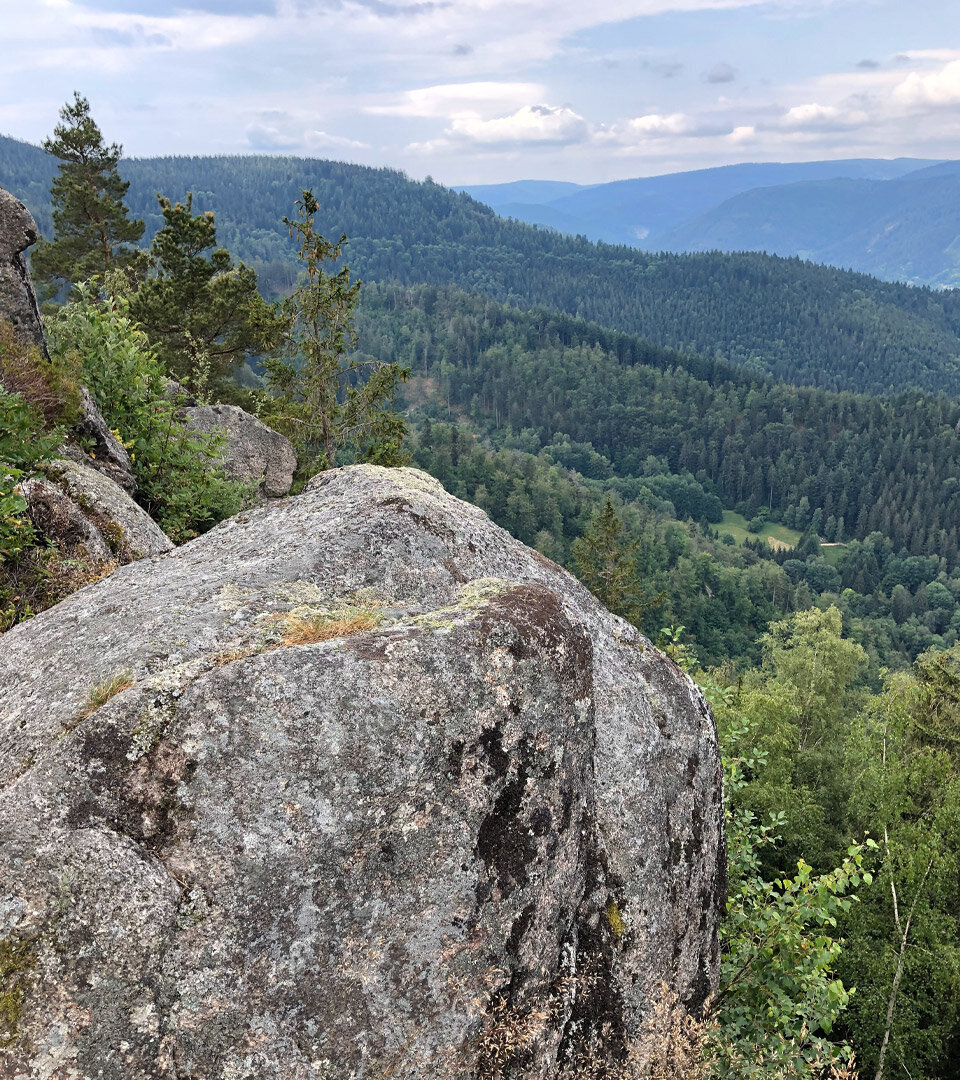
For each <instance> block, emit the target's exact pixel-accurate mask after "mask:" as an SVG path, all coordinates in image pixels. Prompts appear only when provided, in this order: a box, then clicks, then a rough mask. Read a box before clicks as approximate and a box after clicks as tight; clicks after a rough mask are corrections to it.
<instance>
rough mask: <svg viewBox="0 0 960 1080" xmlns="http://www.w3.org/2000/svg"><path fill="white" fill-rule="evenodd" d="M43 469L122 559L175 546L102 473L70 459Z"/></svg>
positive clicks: (151, 553) (141, 555) (141, 510)
mask: <svg viewBox="0 0 960 1080" xmlns="http://www.w3.org/2000/svg"><path fill="white" fill-rule="evenodd" d="M44 471H45V473H46V475H47V478H48V479H50V480H52V481H54V482H55V483H56V484H57V485H58V486H59V487H60V488H61V489H62V490H63V491H65V492H66V493H67V494H68V495H69V497H70V498H72V499H73V501H74V502H75V503H76V504H77V506H78V507H79V508H80V509H81V510H82V511H83V512H84V513H85V514H86V515H87V517H88V518H89V519H90V521H91V522H92V523H93V524H94V525H95V527H97V528H98V529H99V531H100V532H101V533H102V534H104V537H105V539H106V540H107V542H108V543H109V544H110V546H111V548H112V550H113V551H114V553H115V554H119V555H120V557H121V559H122V560H123V561H129V560H130V559H142V558H145V557H146V556H148V555H162V554H163V553H164V552H166V551H170V550H171V549H172V548H173V542H172V541H171V540H170V538H169V537H168V536H167V534H166V533H165V532H164V531H163V530H162V529H161V528H160V526H159V525H158V524H157V523H156V522H155V521H154V520H153V518H151V517H150V515H149V514H148V513H147V512H146V511H145V510H144V509H142V508H141V507H140V506H138V505H137V504H136V503H135V502H134V501H133V499H131V498H130V496H129V495H128V494H127V493H126V492H125V491H124V490H123V489H122V488H121V487H119V486H118V485H117V484H115V483H114V482H113V481H112V480H111V479H110V478H109V477H107V476H105V475H104V474H103V473H102V472H100V471H98V470H96V469H93V468H91V467H90V466H89V465H87V464H84V463H83V462H76V461H71V460H57V461H53V462H51V463H50V464H49V465H47V466H46V467H45V470H44Z"/></svg>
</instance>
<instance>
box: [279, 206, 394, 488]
mask: <svg viewBox="0 0 960 1080" xmlns="http://www.w3.org/2000/svg"><path fill="white" fill-rule="evenodd" d="M296 208H297V216H296V218H293V219H291V218H284V219H283V222H284V224H285V225H286V226H287V228H288V229H289V230H290V235H291V237H295V238H296V239H297V241H298V242H299V245H300V251H299V258H300V262H301V264H302V265H303V267H304V269H305V270H306V280H304V281H302V282H301V284H300V285H299V286H298V287H297V288H296V289H295V290H294V292H293V295H292V296H291V297H289V299H288V300H287V301H286V302H285V304H284V306H283V307H284V314H285V317H286V319H287V330H288V340H287V346H286V357H268V358H267V359H266V361H265V363H264V370H265V373H266V381H267V387H268V389H269V391H270V393H271V395H272V397H270V398H268V399H267V400H265V402H264V407H263V416H264V419H265V420H266V421H267V422H268V423H269V424H270V425H271V426H273V427H276V428H277V429H278V430H280V431H282V432H284V434H286V435H287V436H288V437H289V438H290V440H291V442H292V443H293V445H294V446H295V447H296V450H297V456H298V458H299V460H300V466H301V471H302V472H305V473H307V474H310V473H314V472H318V471H320V470H322V469H329V468H333V467H334V466H335V465H337V464H341V463H342V461H341V460H340V459H341V458H344V457H345V458H349V459H351V460H354V461H369V462H372V463H373V464H375V465H402V464H405V463H406V455H405V454H404V453H403V452H402V451H401V448H400V446H401V443H402V441H403V439H404V436H405V435H406V424H405V422H404V420H403V417H402V416H401V415H400V414H399V413H398V412H397V410H396V409H395V408H394V400H395V394H396V390H397V387H398V385H399V383H401V382H403V381H404V380H405V379H406V378H407V374H408V372H407V370H406V369H405V368H402V367H401V366H400V365H399V364H395V363H387V362H384V361H381V360H379V359H377V358H376V357H373V356H362V355H357V354H355V353H353V354H352V353H351V350H352V349H354V348H355V346H356V344H357V335H356V332H355V331H354V328H353V309H354V307H355V306H356V303H357V300H358V298H359V292H360V284H361V283H360V282H359V281H354V282H352V283H351V281H350V268H349V267H347V266H341V267H340V269H339V270H337V271H336V272H333V271H332V270H330V271H328V270H327V269H326V266H327V265H328V264H334V265H335V264H336V263H337V262H338V260H339V259H340V258H341V256H342V253H343V245H344V244H345V243H346V239H347V238H346V236H341V238H340V240H339V242H338V243H336V244H334V243H331V242H330V241H329V240H326V239H324V237H323V236H321V235H320V233H318V232H317V231H316V229H315V227H314V219H315V216H316V213H317V211H318V210H319V204H318V202H317V200H316V198H315V197H314V195H313V192H312V191H309V190H304V191H302V192H301V198H300V199H298V200H297V204H296Z"/></svg>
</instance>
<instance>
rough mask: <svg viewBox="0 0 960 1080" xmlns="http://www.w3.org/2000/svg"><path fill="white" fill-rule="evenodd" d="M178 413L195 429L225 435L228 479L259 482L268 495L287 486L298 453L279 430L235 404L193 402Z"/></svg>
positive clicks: (272, 496) (275, 494) (284, 490)
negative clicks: (195, 403) (199, 403)
mask: <svg viewBox="0 0 960 1080" xmlns="http://www.w3.org/2000/svg"><path fill="white" fill-rule="evenodd" d="M181 389H182V388H181ZM174 393H176V391H174ZM178 415H179V416H180V418H181V419H182V420H183V421H184V423H185V424H187V426H188V427H191V428H193V430H194V431H201V432H204V433H205V434H209V435H212V434H219V435H222V436H223V437H224V449H223V458H222V461H223V469H224V472H225V473H226V474H227V476H228V477H229V478H230V479H231V480H240V481H243V482H244V483H249V484H258V485H259V488H260V493H261V494H262V495H263V496H264V497H265V498H267V499H277V498H280V497H281V496H283V495H286V494H287V492H288V491H289V490H290V485H291V484H292V483H293V474H294V473H295V472H296V470H297V455H296V453H295V452H294V449H293V446H292V445H291V443H290V440H289V439H287V438H286V437H285V436H283V435H281V434H280V433H279V432H278V431H274V430H273V428H269V427H267V425H266V424H264V423H263V422H262V421H261V420H258V419H257V418H256V417H255V416H251V415H250V413H248V412H246V411H244V410H243V409H241V408H239V407H238V406H236V405H195V406H193V407H190V408H185V409H181V410H180V411H179V413H178Z"/></svg>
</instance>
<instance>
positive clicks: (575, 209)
mask: <svg viewBox="0 0 960 1080" xmlns="http://www.w3.org/2000/svg"><path fill="white" fill-rule="evenodd" d="M925 164H928V163H927V162H924V161H922V160H921V159H916V158H897V159H895V160H892V161H887V160H884V159H872V158H854V159H850V160H845V161H808V162H787V163H779V162H772V163H760V164H746V165H724V166H721V167H720V168H715V169H697V170H694V171H692V172H682V173H670V174H667V175H665V176H648V177H640V178H637V179H633V180H617V181H614V182H612V183H608V184H595V185H592V186H590V187H582V188H579V189H577V190H574V191H569V192H559V193H558V194H555V195H554V194H551V191H552V190H553V187H554V185H553V184H552V183H551V182H550V181H542V182H541V181H519V182H517V183H513V184H487V185H479V186H468V187H463V188H460V189H458V190H461V191H465V192H467V193H468V194H470V195H471V196H473V198H475V199H477V200H478V201H479V202H483V203H486V204H487V205H488V206H492V207H493V208H494V209H495V210H496V211H497V213H498V214H501V215H503V216H505V217H508V216H510V217H516V218H518V219H519V220H521V221H526V222H528V223H530V224H540V225H554V224H555V223H556V222H557V220H562V221H565V222H567V223H568V227H567V231H569V232H571V233H582V234H583V235H584V236H587V237H589V239H591V240H605V241H607V242H608V243H613V244H632V245H634V246H641V247H644V248H646V249H648V250H653V251H655V250H658V249H659V248H661V247H663V246H664V244H663V242H662V240H661V237H662V234H663V233H664V232H666V231H667V230H670V229H673V228H675V227H678V226H681V225H682V224H684V223H686V222H688V221H689V220H690V219H691V218H695V217H699V215H701V214H704V213H707V212H708V211H710V210H712V209H714V208H715V207H717V206H718V205H720V204H721V203H723V202H725V201H726V200H727V199H730V198H732V197H734V196H736V195H740V194H742V193H743V192H746V191H751V190H756V189H760V188H765V187H771V186H779V185H783V184H793V183H797V182H800V181H814V180H832V179H836V178H847V179H868V180H885V179H890V178H894V177H899V176H902V175H903V174H905V173H909V172H912V171H914V170H916V169H917V168H918V166H922V165H925ZM541 192H543V195H544V196H545V197H542V198H540V199H534V195H536V194H539V193H541ZM521 194H522V196H523V197H518V195H521ZM558 215H559V218H558ZM678 250H679V249H678ZM697 250H706V249H705V248H702V247H701V248H697ZM788 254H795V252H794V251H790V252H788Z"/></svg>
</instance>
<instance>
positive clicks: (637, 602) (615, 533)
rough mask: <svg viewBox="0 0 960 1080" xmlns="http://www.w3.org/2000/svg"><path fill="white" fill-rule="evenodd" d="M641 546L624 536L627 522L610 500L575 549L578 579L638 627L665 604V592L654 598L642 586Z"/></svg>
mask: <svg viewBox="0 0 960 1080" xmlns="http://www.w3.org/2000/svg"><path fill="white" fill-rule="evenodd" d="M639 547H640V541H639V540H638V539H633V540H631V539H629V538H628V537H626V536H625V535H624V527H623V522H622V521H621V520H620V517H619V516H618V514H617V511H616V509H615V508H614V505H613V502H612V501H611V500H610V499H609V498H608V499H607V500H606V501H605V502H604V504H603V507H602V509H601V510H599V511H598V512H597V513H596V514H595V515H594V517H593V519H592V520H591V522H590V524H589V526H588V527H587V529H586V531H585V532H584V534H583V536H581V537H579V538H578V539H577V540H575V541H574V542H573V549H572V550H573V565H574V569H575V572H576V575H577V577H578V578H580V580H581V581H582V582H583V583H584V585H586V587H587V588H588V589H589V590H590V591H591V592H592V593H593V594H594V596H596V598H597V599H598V600H599V601H600V603H601V604H603V605H604V607H606V608H607V609H608V610H609V611H612V612H613V613H614V614H615V615H621V616H622V617H623V618H625V619H627V620H628V621H629V622H632V623H634V624H635V625H637V626H639V625H641V623H642V622H643V619H644V617H645V616H646V615H647V614H648V613H649V612H651V611H652V610H654V609H655V608H658V607H660V605H661V604H662V603H663V601H664V594H663V593H660V594H658V595H655V596H651V595H649V594H648V593H647V591H646V590H645V589H644V587H643V585H642V583H641V580H640V575H639V572H638V570H637V559H636V557H637V552H638V550H639Z"/></svg>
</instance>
